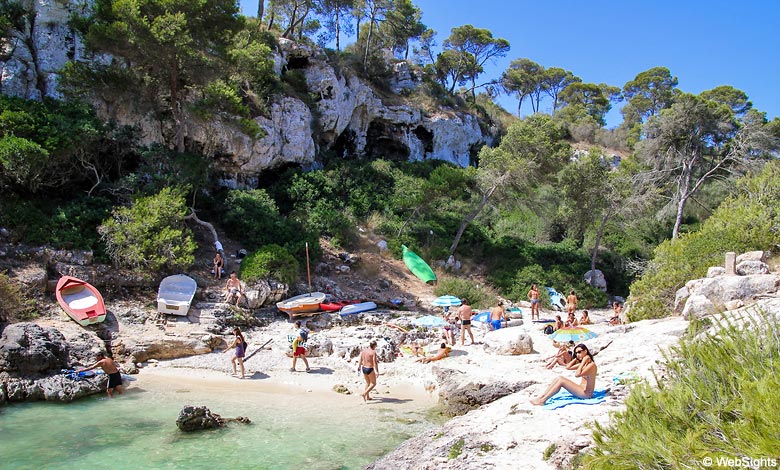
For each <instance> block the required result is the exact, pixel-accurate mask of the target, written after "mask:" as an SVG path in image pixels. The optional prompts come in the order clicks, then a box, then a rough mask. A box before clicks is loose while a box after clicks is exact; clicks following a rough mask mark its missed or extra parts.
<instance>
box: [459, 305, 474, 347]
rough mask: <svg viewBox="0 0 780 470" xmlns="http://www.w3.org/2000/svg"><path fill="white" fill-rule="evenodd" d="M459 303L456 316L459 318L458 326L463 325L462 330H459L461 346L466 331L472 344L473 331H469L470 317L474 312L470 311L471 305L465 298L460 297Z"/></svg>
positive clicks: (464, 340) (464, 339)
mask: <svg viewBox="0 0 780 470" xmlns="http://www.w3.org/2000/svg"><path fill="white" fill-rule="evenodd" d="M460 303H461V305H460V307H459V308H458V318H460V326H461V327H463V328H462V329H463V331H461V332H460V345H461V346H463V345H464V344H463V343H465V342H466V333H468V334H469V337H470V338H471V344H474V333H472V332H471V317H472V316H473V315H474V313H473V312H472V311H471V305H469V301H468V300H467V299H460Z"/></svg>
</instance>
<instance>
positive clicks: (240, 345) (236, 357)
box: [225, 328, 246, 379]
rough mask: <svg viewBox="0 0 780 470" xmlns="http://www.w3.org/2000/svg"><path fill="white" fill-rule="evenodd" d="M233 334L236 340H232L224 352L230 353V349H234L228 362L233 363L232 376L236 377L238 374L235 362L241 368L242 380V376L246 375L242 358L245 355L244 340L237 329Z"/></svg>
mask: <svg viewBox="0 0 780 470" xmlns="http://www.w3.org/2000/svg"><path fill="white" fill-rule="evenodd" d="M233 334H234V335H236V338H235V339H234V340H233V342H232V343H231V344H230V346H228V348H227V349H226V350H225V352H227V351H230V350H231V349H232V348H236V352H235V354H233V358H232V359H230V362H232V363H233V375H237V374H238V372H237V371H236V362H238V364H239V365H240V366H241V378H242V379H243V378H244V375H246V371H245V370H244V356H245V355H246V340H245V339H244V335H242V334H241V330H240V329H239V328H236V329H235V330H233Z"/></svg>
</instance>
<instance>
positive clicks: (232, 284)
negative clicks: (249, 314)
mask: <svg viewBox="0 0 780 470" xmlns="http://www.w3.org/2000/svg"><path fill="white" fill-rule="evenodd" d="M243 296H244V288H243V287H241V281H239V280H238V276H237V275H236V272H235V271H231V272H230V277H229V278H228V280H227V283H225V302H227V303H230V301H231V300H232V299H233V297H235V298H236V307H238V304H239V303H240V302H241V298H242V297H243Z"/></svg>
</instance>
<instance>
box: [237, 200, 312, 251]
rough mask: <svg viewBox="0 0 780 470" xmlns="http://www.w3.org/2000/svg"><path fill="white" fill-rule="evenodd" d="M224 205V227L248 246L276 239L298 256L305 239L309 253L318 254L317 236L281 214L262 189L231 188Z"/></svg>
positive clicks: (263, 243) (263, 244) (260, 244)
mask: <svg viewBox="0 0 780 470" xmlns="http://www.w3.org/2000/svg"><path fill="white" fill-rule="evenodd" d="M225 206H226V208H225V215H224V219H223V224H224V227H225V230H226V231H227V233H228V235H229V236H230V237H232V238H234V239H236V240H240V241H241V242H242V243H244V244H245V245H246V247H247V248H249V249H250V250H256V249H258V248H260V247H262V246H265V245H269V244H272V243H276V244H279V245H281V246H283V247H284V248H285V249H286V250H287V251H288V252H289V253H291V254H293V255H294V256H296V257H301V256H302V255H303V252H304V246H305V242H309V245H310V247H311V255H312V256H313V257H315V258H317V257H319V255H320V249H319V243H318V239H317V236H315V235H314V234H312V233H311V232H309V231H307V230H305V229H304V228H303V227H301V226H300V225H299V224H297V223H295V222H294V221H293V220H290V219H288V218H287V217H284V216H282V215H280V214H279V210H278V209H277V207H276V202H275V201H274V200H273V199H272V198H271V197H270V196H269V195H268V193H267V192H266V191H265V190H264V189H252V190H238V189H237V190H232V191H230V192H229V193H228V195H227V197H226V198H225Z"/></svg>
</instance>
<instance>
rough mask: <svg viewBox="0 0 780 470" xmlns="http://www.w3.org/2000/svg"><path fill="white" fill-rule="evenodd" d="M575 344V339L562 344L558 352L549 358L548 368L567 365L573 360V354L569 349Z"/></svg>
mask: <svg viewBox="0 0 780 470" xmlns="http://www.w3.org/2000/svg"><path fill="white" fill-rule="evenodd" d="M572 346H574V341H569V344H565V343H564V344H561V345H559V346H558V353H557V354H555V355H554V356H551V357H549V358H548V361H547V364H546V365H545V367H546V368H548V369H552V368H553V367H555V366H556V365H562V366H566V365H568V364H569V363H570V362H571V361H572V354H571V351H570V350H569V348H570V347H572Z"/></svg>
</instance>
